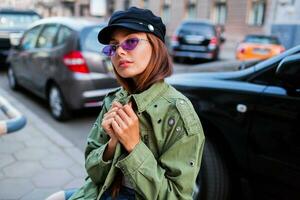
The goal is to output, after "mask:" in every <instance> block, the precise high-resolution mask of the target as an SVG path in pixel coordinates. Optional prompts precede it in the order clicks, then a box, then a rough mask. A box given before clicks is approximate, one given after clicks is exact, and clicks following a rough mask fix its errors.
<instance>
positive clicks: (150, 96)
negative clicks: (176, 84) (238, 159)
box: [71, 81, 204, 200]
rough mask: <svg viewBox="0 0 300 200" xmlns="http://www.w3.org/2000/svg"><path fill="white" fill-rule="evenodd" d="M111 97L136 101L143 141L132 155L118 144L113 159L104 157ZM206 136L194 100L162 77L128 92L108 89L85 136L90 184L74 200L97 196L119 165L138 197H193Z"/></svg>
mask: <svg viewBox="0 0 300 200" xmlns="http://www.w3.org/2000/svg"><path fill="white" fill-rule="evenodd" d="M113 101H118V102H120V103H122V104H125V103H127V102H129V101H133V102H135V104H136V110H135V112H136V114H137V116H138V118H139V123H140V134H141V141H140V143H138V144H137V145H136V147H135V148H134V150H133V151H132V152H131V153H130V154H128V153H127V152H126V151H125V150H124V148H123V147H122V146H121V145H120V144H118V145H117V147H116V151H115V154H114V157H113V159H112V161H111V162H104V161H103V160H102V155H103V152H104V150H105V148H106V145H107V142H108V140H109V136H108V135H107V134H106V133H105V132H104V130H103V129H102V127H101V120H102V118H103V115H104V114H105V113H106V112H107V111H108V110H109V109H110V107H111V104H112V102H113ZM203 147H204V134H203V129H202V126H201V123H200V120H199V118H198V116H197V114H196V113H195V111H194V108H193V106H192V104H191V103H190V101H189V100H188V99H187V98H186V97H185V96H183V95H182V94H181V93H180V92H178V91H177V90H175V89H174V88H173V87H172V86H170V85H168V84H167V83H165V82H163V81H161V82H157V83H155V84H153V85H152V86H151V87H150V88H149V89H147V90H146V91H144V92H142V93H140V94H132V95H129V94H128V93H127V92H126V91H125V90H124V89H122V88H120V89H118V90H116V91H114V92H111V93H109V94H108V95H107V96H106V97H105V99H104V103H103V107H102V111H101V113H100V114H99V117H98V118H97V120H96V122H95V124H94V126H93V128H92V130H91V132H90V134H89V136H88V140H87V148H86V151H85V158H86V162H85V167H86V170H87V173H88V177H87V179H86V182H85V184H84V186H83V187H82V188H80V189H79V190H78V192H76V193H75V194H74V195H73V196H72V197H71V200H75V199H81V200H82V199H85V200H96V199H97V200H98V199H100V197H101V195H102V194H103V192H104V191H105V190H106V189H108V188H109V186H110V185H111V183H112V182H113V180H114V177H115V176H116V173H117V171H118V170H119V169H120V170H121V171H122V173H123V174H124V176H126V177H127V179H128V180H129V182H130V184H131V185H132V186H133V188H134V190H135V192H136V199H147V200H155V199H162V200H167V199H171V200H174V199H192V192H193V187H194V185H195V181H196V177H197V174H198V172H199V170H200V164H201V157H202V153H203Z"/></svg>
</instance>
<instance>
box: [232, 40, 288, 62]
mask: <svg viewBox="0 0 300 200" xmlns="http://www.w3.org/2000/svg"><path fill="white" fill-rule="evenodd" d="M284 50H285V48H284V46H283V45H282V44H281V43H280V41H279V39H278V38H277V37H275V36H268V35H247V36H246V37H245V39H244V40H243V41H242V42H241V43H240V44H239V45H238V47H237V49H236V59H238V60H242V61H244V60H253V59H259V60H263V59H267V58H271V57H273V56H276V55H278V54H280V53H282V52H283V51H284Z"/></svg>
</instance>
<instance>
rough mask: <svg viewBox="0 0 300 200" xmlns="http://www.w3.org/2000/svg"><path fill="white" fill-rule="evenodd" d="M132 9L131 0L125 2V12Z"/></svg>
mask: <svg viewBox="0 0 300 200" xmlns="http://www.w3.org/2000/svg"><path fill="white" fill-rule="evenodd" d="M129 7H130V0H125V1H124V10H127V9H128V8H129Z"/></svg>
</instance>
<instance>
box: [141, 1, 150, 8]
mask: <svg viewBox="0 0 300 200" xmlns="http://www.w3.org/2000/svg"><path fill="white" fill-rule="evenodd" d="M142 5H143V7H144V8H145V9H149V0H142Z"/></svg>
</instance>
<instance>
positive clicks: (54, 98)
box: [48, 85, 70, 121]
mask: <svg viewBox="0 0 300 200" xmlns="http://www.w3.org/2000/svg"><path fill="white" fill-rule="evenodd" d="M48 103H49V106H50V110H51V114H52V116H53V117H54V118H55V119H56V120H58V121H64V120H67V119H69V118H70V111H69V109H68V108H67V105H66V103H65V101H64V98H63V95H62V93H61V91H60V89H59V88H58V87H57V86H56V85H52V86H51V87H50V89H49V93H48Z"/></svg>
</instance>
